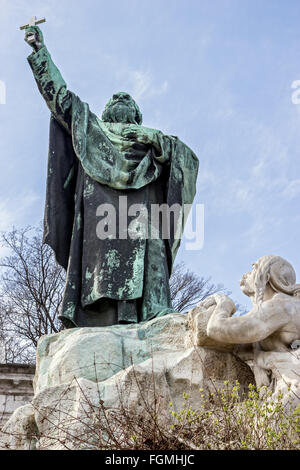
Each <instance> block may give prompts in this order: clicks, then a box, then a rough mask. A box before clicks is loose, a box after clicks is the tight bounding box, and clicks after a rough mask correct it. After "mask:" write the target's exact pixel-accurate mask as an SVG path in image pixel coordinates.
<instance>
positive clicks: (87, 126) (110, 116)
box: [25, 26, 198, 328]
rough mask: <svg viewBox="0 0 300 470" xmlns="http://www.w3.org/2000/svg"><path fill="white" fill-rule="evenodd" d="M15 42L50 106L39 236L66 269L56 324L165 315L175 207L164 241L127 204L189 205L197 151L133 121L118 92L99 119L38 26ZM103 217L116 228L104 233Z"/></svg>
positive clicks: (132, 107) (128, 103)
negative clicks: (25, 50) (21, 44)
mask: <svg viewBox="0 0 300 470" xmlns="http://www.w3.org/2000/svg"><path fill="white" fill-rule="evenodd" d="M25 41H26V42H28V44H30V46H32V48H33V52H32V54H31V55H30V56H29V57H28V61H29V64H30V66H31V68H32V71H33V73H34V77H35V80H36V82H37V85H38V88H39V90H40V92H41V94H42V96H43V97H44V99H45V101H46V103H47V105H48V107H49V109H50V111H51V121H50V141H49V162H48V177H47V195H46V206H45V227H44V241H45V243H47V244H49V245H50V246H51V247H52V248H53V250H54V253H55V256H56V260H57V262H58V263H59V264H60V265H61V266H63V267H64V268H65V269H66V272H67V274H66V286H65V292H64V299H63V302H62V309H61V314H60V319H61V321H62V322H63V324H64V325H65V326H66V327H67V328H70V327H84V326H108V325H113V324H118V323H136V322H142V321H146V320H149V319H151V318H154V317H156V316H161V315H165V314H167V313H171V312H174V310H173V309H172V304H171V299H170V288H169V277H170V274H171V270H172V265H173V261H174V258H175V256H176V252H177V250H178V248H179V244H180V238H181V235H182V231H183V226H184V220H183V219H185V218H184V213H183V211H181V212H180V214H181V220H180V221H179V222H180V223H178V221H177V222H176V224H177V226H176V227H173V231H172V230H170V231H169V234H168V237H166V236H162V233H161V230H158V231H157V233H156V236H152V237H150V236H149V232H148V231H147V230H146V231H145V230H144V232H143V229H145V228H149V227H150V225H149V224H150V222H149V220H148V219H147V220H146V219H143V218H140V219H139V221H138V223H135V224H133V223H132V220H135V222H136V220H137V219H133V217H132V214H133V213H131V215H130V211H128V210H127V208H128V207H129V208H131V209H132V208H134V207H137V205H138V207H139V206H141V205H142V207H145V208H146V212H147V213H148V211H150V210H151V207H152V206H153V205H158V206H159V207H161V205H162V204H165V205H166V204H167V205H168V207H171V206H173V205H174V204H177V205H180V207H183V206H184V204H186V205H190V204H192V202H193V199H194V196H195V187H196V178H197V172H198V160H197V157H196V156H195V154H194V153H193V152H192V151H191V150H190V149H189V148H188V147H187V146H186V145H185V144H183V143H182V142H181V141H180V140H179V139H178V138H177V137H173V136H166V135H164V134H163V133H162V132H160V131H158V130H155V129H150V128H146V127H143V126H142V125H141V124H142V114H141V112H140V110H139V108H138V106H137V104H136V103H135V101H134V100H133V99H132V98H131V96H130V95H129V94H127V93H123V92H121V93H116V94H114V95H113V97H112V98H111V99H110V100H109V102H108V103H107V105H106V107H105V110H104V112H103V115H102V120H100V119H99V118H98V117H97V116H96V115H95V114H93V113H92V112H91V111H90V109H89V106H88V105H87V104H86V103H83V102H82V101H81V100H80V99H79V98H78V97H77V96H76V95H75V94H74V93H72V92H70V91H69V90H68V89H67V86H66V83H65V81H64V80H63V78H62V76H61V74H60V72H59V70H58V69H57V67H56V66H55V64H54V63H53V61H52V59H51V56H50V54H49V52H48V50H47V48H46V46H45V44H44V40H43V35H42V32H41V30H40V28H39V27H38V26H30V27H27V28H26V30H25ZM125 202H126V207H125V205H124V204H125ZM110 208H112V209H113V210H111V209H110ZM140 212H141V211H140ZM112 214H114V215H115V223H116V227H114V229H113V230H112V231H109V230H107V232H105V227H106V229H107V227H108V225H109V222H111V224H112V225H113V222H114V220H112ZM101 217H102V219H101ZM145 220H146V222H145ZM103 221H105V223H104V222H103ZM101 223H102V225H101ZM147 224H148V227H146V225H147ZM170 224H171V225H172V222H170ZM173 225H174V222H173ZM101 227H102V228H103V227H104V228H103V230H102V228H101ZM124 227H125V228H124ZM141 229H142V230H141ZM100 232H101V233H100ZM103 232H104V235H103ZM133 232H135V236H133V235H134V234H133ZM146 232H147V234H148V235H147V236H145V233H146ZM173 232H174V233H173ZM175 232H177V235H176V236H175ZM178 232H179V236H178ZM105 233H106V235H105ZM151 233H152V232H151ZM116 234H117V235H116ZM142 234H143V235H142Z"/></svg>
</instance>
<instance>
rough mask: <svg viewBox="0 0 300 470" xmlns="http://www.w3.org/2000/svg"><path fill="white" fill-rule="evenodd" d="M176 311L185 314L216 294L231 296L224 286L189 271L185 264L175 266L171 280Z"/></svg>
mask: <svg viewBox="0 0 300 470" xmlns="http://www.w3.org/2000/svg"><path fill="white" fill-rule="evenodd" d="M170 288H171V298H172V303H173V307H174V310H176V311H177V312H184V311H187V310H190V309H191V308H193V307H195V306H196V305H197V304H198V303H199V302H201V300H204V299H206V297H208V296H209V295H213V294H215V293H216V292H224V293H226V294H229V292H228V291H227V289H225V287H224V286H223V284H217V285H216V284H213V283H212V282H211V278H210V277H203V276H199V275H198V274H196V273H194V272H192V271H190V270H188V269H187V268H186V266H185V264H184V263H179V264H177V265H175V267H174V269H173V273H172V276H171V279H170Z"/></svg>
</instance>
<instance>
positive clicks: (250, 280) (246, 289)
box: [240, 264, 257, 297]
mask: <svg viewBox="0 0 300 470" xmlns="http://www.w3.org/2000/svg"><path fill="white" fill-rule="evenodd" d="M256 270H257V266H256V265H255V264H253V265H252V271H251V272H249V273H246V274H244V275H243V277H242V279H241V280H240V286H241V290H242V292H243V293H244V294H245V295H247V296H249V297H250V296H251V295H253V294H254V292H255V275H256Z"/></svg>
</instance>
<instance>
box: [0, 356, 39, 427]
mask: <svg viewBox="0 0 300 470" xmlns="http://www.w3.org/2000/svg"><path fill="white" fill-rule="evenodd" d="M34 373H35V366H34V365H28V364H0V427H2V426H3V424H4V423H5V422H6V421H7V420H8V419H9V418H10V416H11V415H12V414H13V412H14V411H15V410H16V409H17V408H19V407H20V406H23V405H26V404H27V403H30V402H31V400H32V397H33V385H32V381H33V377H34Z"/></svg>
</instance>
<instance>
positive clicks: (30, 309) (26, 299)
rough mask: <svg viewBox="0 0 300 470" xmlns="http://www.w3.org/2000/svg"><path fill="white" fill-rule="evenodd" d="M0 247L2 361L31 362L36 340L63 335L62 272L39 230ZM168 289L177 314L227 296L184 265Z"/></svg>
mask: <svg viewBox="0 0 300 470" xmlns="http://www.w3.org/2000/svg"><path fill="white" fill-rule="evenodd" d="M1 241H2V246H3V247H4V248H6V249H8V255H7V256H5V257H3V258H2V260H0V268H1V269H2V272H1V276H0V343H1V344H2V348H4V361H5V362H8V363H16V362H23V363H24V362H25V363H28V362H34V361H35V349H36V346H37V342H38V339H39V338H40V337H41V336H42V335H46V334H49V333H57V332H58V331H60V330H61V329H62V325H61V322H60V321H59V320H58V314H59V310H60V306H61V302H62V297H63V291H64V283H65V271H64V269H63V268H61V267H60V266H59V265H58V264H57V263H56V261H55V259H54V255H53V252H52V250H51V248H49V246H48V245H45V244H43V241H42V229H41V228H40V227H39V228H30V227H29V228H26V229H21V230H16V229H13V230H12V231H9V232H5V233H3V234H2V236H1ZM170 287H171V297H172V302H173V307H174V310H175V311H177V312H184V311H188V310H189V309H190V308H192V307H194V306H195V305H197V303H199V302H200V301H201V300H203V299H205V298H206V297H208V296H209V295H212V294H214V293H216V292H226V293H228V292H227V291H226V289H225V288H224V286H223V285H221V284H219V285H215V284H213V283H212V282H211V279H210V278H205V277H201V276H199V275H197V274H195V273H194V272H192V271H189V270H188V269H187V268H186V266H185V265H184V263H180V264H177V265H176V266H175V268H174V271H173V274H172V276H171V279H170ZM2 355H3V353H2ZM0 356H1V354H0Z"/></svg>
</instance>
